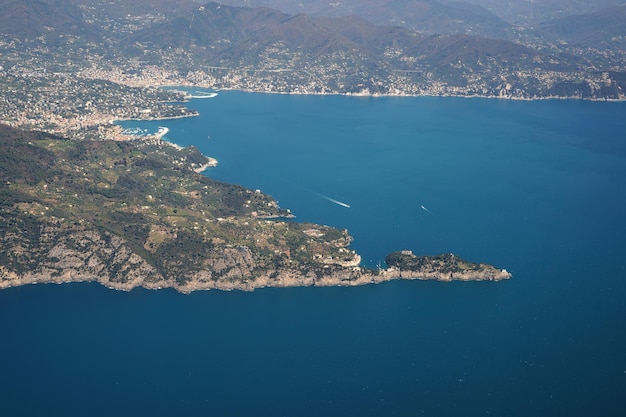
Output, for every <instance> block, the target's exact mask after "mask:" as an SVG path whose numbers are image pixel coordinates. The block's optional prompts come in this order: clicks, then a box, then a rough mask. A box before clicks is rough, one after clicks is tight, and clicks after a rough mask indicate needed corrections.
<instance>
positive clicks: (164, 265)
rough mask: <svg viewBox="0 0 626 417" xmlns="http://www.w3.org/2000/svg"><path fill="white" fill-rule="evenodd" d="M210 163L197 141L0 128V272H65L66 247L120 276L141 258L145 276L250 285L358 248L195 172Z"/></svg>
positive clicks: (345, 257) (265, 199) (346, 256)
mask: <svg viewBox="0 0 626 417" xmlns="http://www.w3.org/2000/svg"><path fill="white" fill-rule="evenodd" d="M206 162H207V158H206V157H204V156H203V155H202V154H200V152H198V150H197V149H195V148H187V149H182V150H179V149H177V148H175V147H173V146H171V145H169V144H167V143H166V142H161V141H157V140H151V141H133V142H114V141H71V140H67V139H64V138H61V137H56V136H53V135H49V134H45V133H39V132H27V131H21V130H17V129H13V128H9V127H6V126H2V125H0V197H1V199H0V201H1V202H0V225H1V226H0V236H1V237H0V241H1V243H2V244H1V245H0V280H2V279H3V276H2V274H1V272H2V267H4V268H5V270H8V271H11V272H14V273H17V274H20V275H21V274H24V273H29V272H30V273H36V272H41V271H44V270H49V272H50V273H51V274H53V276H54V274H56V275H60V274H61V273H62V272H63V271H64V267H63V266H62V265H60V264H61V263H62V262H65V261H67V260H63V259H60V257H59V256H58V255H59V254H61V253H62V254H63V255H65V256H68V257H69V258H72V259H73V258H80V259H83V260H82V261H80V262H82V263H84V264H86V265H91V264H94V262H95V261H94V259H96V258H97V259H99V260H101V261H102V262H103V263H104V264H105V265H106V268H108V270H107V271H106V274H108V275H110V276H112V277H113V278H112V280H113V281H114V282H117V283H126V282H129V280H131V279H132V276H131V275H130V274H131V272H132V271H131V270H130V269H128V267H127V266H128V264H129V263H130V264H133V262H134V263H135V264H137V262H141V263H142V265H145V266H146V268H149V271H152V272H151V273H152V275H150V274H147V276H146V279H148V280H149V279H153V280H155V281H158V280H159V279H161V280H165V281H169V282H175V283H176V284H177V285H185V283H187V282H189V281H190V280H192V279H193V277H194V276H195V275H194V274H197V273H199V272H201V271H203V273H207V274H209V275H210V279H212V280H218V279H227V280H230V281H231V282H238V281H242V282H243V281H249V280H254V279H255V278H256V277H258V276H261V275H263V274H268V273H269V272H271V271H274V270H275V269H277V268H280V269H285V270H292V271H299V270H302V269H304V270H306V271H315V270H318V269H319V270H321V269H323V268H325V267H326V268H327V267H328V266H327V264H328V263H332V260H335V261H336V262H337V263H339V264H340V263H341V262H343V261H349V260H350V259H351V257H354V254H353V252H352V251H349V250H346V249H345V248H344V247H345V246H347V245H348V244H349V242H350V240H351V239H350V237H349V236H348V235H347V232H346V231H341V230H337V229H333V228H330V227H327V226H319V225H312V224H300V223H295V222H285V221H279V220H273V219H271V218H276V217H290V216H291V215H290V214H289V212H288V211H285V210H282V209H280V208H279V207H278V206H277V204H276V202H275V201H274V200H272V199H271V198H270V197H269V196H267V195H265V194H262V193H260V192H256V191H251V190H248V189H246V188H244V187H241V186H238V185H232V184H225V183H221V182H218V181H214V180H212V179H210V178H207V177H206V176H204V175H202V174H198V173H196V172H195V171H194V170H193V169H194V168H196V167H197V166H199V165H202V164H204V163H206ZM116 242H118V243H116ZM120 242H121V243H120ZM116 245H117V246H116ZM119 245H123V247H124V248H125V249H124V250H125V251H127V252H128V256H127V259H126V261H124V262H122V261H116V260H115V256H116V252H118V253H120V251H121V249H120V248H121V246H119ZM68 251H71V254H70V253H69V252H68ZM131 254H134V255H135V256H136V257H138V258H132V256H131ZM133 259H134V260H133ZM74 260H75V262H78V261H77V260H76V259H74ZM329 260H331V261H330V262H329ZM80 262H78V263H80ZM79 267H80V265H79ZM46 268H47V269H46ZM125 268H126V269H125ZM92 270H93V271H92ZM90 271H91V273H94V274H96V273H103V272H102V271H101V270H100V272H98V271H99V270H97V269H94V268H92V269H90Z"/></svg>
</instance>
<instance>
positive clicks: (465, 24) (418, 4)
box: [220, 0, 510, 38]
mask: <svg viewBox="0 0 626 417" xmlns="http://www.w3.org/2000/svg"><path fill="white" fill-rule="evenodd" d="M220 3H222V4H225V5H231V6H247V7H262V6H263V7H271V8H274V9H278V10H281V11H283V12H285V13H290V14H300V13H303V14H308V15H313V16H331V17H344V16H349V15H354V16H359V17H362V18H364V19H366V20H367V21H369V22H371V23H374V24H377V25H397V26H402V27H405V28H409V29H413V30H416V31H419V32H422V33H428V34H472V35H477V36H485V37H493V38H504V37H508V36H509V31H510V25H509V24H508V23H507V22H505V21H504V20H502V19H501V18H499V17H497V16H496V15H494V14H493V13H491V12H489V11H487V10H486V9H484V8H482V7H479V6H474V5H470V4H465V3H455V4H443V3H442V2H440V1H437V0H345V1H341V2H330V1H325V0H308V1H299V2H294V1H289V0H221V1H220Z"/></svg>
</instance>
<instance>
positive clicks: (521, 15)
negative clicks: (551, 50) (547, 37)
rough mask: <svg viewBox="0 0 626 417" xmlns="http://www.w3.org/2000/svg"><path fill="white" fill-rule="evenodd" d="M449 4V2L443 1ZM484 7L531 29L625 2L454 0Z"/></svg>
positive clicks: (613, 0)
mask: <svg viewBox="0 0 626 417" xmlns="http://www.w3.org/2000/svg"><path fill="white" fill-rule="evenodd" d="M443 1H444V2H446V3H448V0H443ZM452 1H455V2H458V1H462V2H463V3H471V4H475V5H479V6H482V7H484V8H486V9H487V10H489V11H491V12H492V13H494V14H495V15H497V16H499V17H501V18H503V19H504V20H506V21H507V22H510V23H513V24H516V25H522V26H526V27H531V26H533V25H535V24H537V23H540V22H544V21H547V20H551V19H557V18H562V17H566V16H570V15H574V14H583V13H591V12H594V11H598V10H601V9H604V8H608V7H611V6H616V5H619V4H623V3H624V0H576V1H574V0H509V1H503V0H452Z"/></svg>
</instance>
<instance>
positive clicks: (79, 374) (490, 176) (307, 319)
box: [0, 92, 626, 417]
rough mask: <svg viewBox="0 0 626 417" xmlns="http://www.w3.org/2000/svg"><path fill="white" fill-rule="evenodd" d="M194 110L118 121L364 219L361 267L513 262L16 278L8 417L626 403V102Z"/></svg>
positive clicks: (307, 101) (10, 296)
mask: <svg viewBox="0 0 626 417" xmlns="http://www.w3.org/2000/svg"><path fill="white" fill-rule="evenodd" d="M188 105H189V107H191V108H194V109H197V110H199V111H200V114H201V116H200V117H196V118H189V119H178V120H168V121H160V122H124V123H123V125H124V126H126V127H141V128H145V129H148V130H149V131H151V132H154V131H156V130H157V128H158V126H167V127H168V128H169V129H170V132H169V133H168V135H167V139H168V140H170V141H172V142H175V143H177V144H180V145H183V146H188V145H194V146H196V147H198V148H199V149H200V150H201V151H202V152H203V153H205V154H207V155H209V156H212V157H215V158H217V159H218V160H219V165H218V166H217V167H216V168H213V169H211V170H209V171H207V172H206V174H207V175H209V176H210V177H213V178H216V179H219V180H223V181H228V182H235V183H240V184H243V185H245V186H247V187H249V188H252V189H261V190H262V191H264V192H266V193H268V194H270V195H272V196H273V197H275V198H276V199H277V200H278V201H279V203H280V205H281V206H282V207H284V208H289V209H291V210H292V211H293V212H294V213H295V214H296V215H297V220H300V221H311V222H318V223H324V224H329V225H332V226H336V227H340V228H347V229H349V230H350V232H351V234H352V235H353V236H354V238H355V240H354V242H353V248H354V249H356V250H357V251H359V252H360V253H361V254H362V255H363V259H364V263H365V264H366V265H369V266H376V265H378V264H381V263H382V262H384V257H385V255H386V254H387V253H388V252H390V251H393V250H399V249H411V250H413V251H414V252H415V253H419V254H436V253H442V252H454V253H456V254H458V255H460V256H462V257H464V258H467V259H469V260H473V261H480V262H489V263H492V264H494V265H496V266H499V267H502V268H507V269H508V270H509V271H511V272H512V273H513V278H512V279H511V280H508V281H504V282H498V283H488V282H468V283H458V282H456V283H439V282H430V281H394V282H388V283H385V284H380V285H369V286H363V287H358V288H290V289H262V290H258V291H254V292H252V293H245V292H239V291H234V292H219V291H209V292H197V293H193V294H191V295H182V294H178V293H176V292H174V291H173V290H161V291H147V290H143V289H136V290H133V291H131V292H129V293H124V292H117V291H113V290H109V289H106V288H103V287H101V286H99V285H97V284H88V283H86V284H66V285H33V286H28V287H22V288H13V289H8V290H4V291H0V317H2V326H1V327H0V415H1V416H44V415H45V416H64V417H67V416H113V415H115V416H268V417H269V416H271V417H278V416H294V417H297V416H311V417H313V416H315V417H319V416H330V417H332V416H342V417H343V416H422V415H425V416H511V417H513V416H516V417H517V416H519V417H528V416H570V417H572V416H584V417H588V416H623V415H626V269H625V267H626V103H606V102H583V101H564V100H561V101H537V102H522V101H503V100H487V99H457V98H428V97H424V98H356V97H342V96H289V95H266V94H250V93H243V92H219V95H218V96H217V97H215V98H212V99H197V100H193V101H191V102H190V103H188ZM337 202H341V203H344V205H341V204H337ZM345 205H349V207H345Z"/></svg>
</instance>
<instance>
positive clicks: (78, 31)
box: [0, 0, 97, 38]
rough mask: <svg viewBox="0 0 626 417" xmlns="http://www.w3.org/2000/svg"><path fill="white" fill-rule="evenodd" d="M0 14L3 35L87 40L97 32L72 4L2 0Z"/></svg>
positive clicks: (48, 0)
mask: <svg viewBox="0 0 626 417" xmlns="http://www.w3.org/2000/svg"><path fill="white" fill-rule="evenodd" d="M0 10H2V12H1V13H0V33H4V34H10V35H21V36H39V35H42V34H72V35H76V36H81V37H83V38H85V37H91V36H93V33H94V32H97V28H96V27H94V26H93V25H90V24H89V23H87V22H85V19H84V16H83V13H82V10H81V9H80V8H79V7H78V6H77V5H75V4H74V3H72V1H71V0H0Z"/></svg>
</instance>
